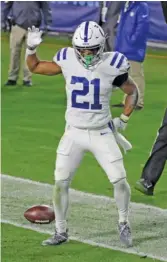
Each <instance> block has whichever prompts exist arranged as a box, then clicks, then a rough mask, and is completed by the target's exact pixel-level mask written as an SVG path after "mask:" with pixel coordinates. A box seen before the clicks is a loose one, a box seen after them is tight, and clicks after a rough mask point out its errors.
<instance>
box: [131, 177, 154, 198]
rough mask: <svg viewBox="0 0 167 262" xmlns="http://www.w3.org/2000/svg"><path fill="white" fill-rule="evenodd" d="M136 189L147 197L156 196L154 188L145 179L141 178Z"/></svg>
mask: <svg viewBox="0 0 167 262" xmlns="http://www.w3.org/2000/svg"><path fill="white" fill-rule="evenodd" d="M135 189H136V190H138V191H140V192H141V193H143V194H145V195H147V196H153V195H154V187H153V185H152V183H151V182H148V181H147V180H145V179H144V178H141V179H140V180H139V181H137V182H136V185H135Z"/></svg>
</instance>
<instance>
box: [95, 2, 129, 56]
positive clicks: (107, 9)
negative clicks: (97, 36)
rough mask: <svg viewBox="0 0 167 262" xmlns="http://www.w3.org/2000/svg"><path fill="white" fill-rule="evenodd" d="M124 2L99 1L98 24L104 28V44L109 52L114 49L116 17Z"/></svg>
mask: <svg viewBox="0 0 167 262" xmlns="http://www.w3.org/2000/svg"><path fill="white" fill-rule="evenodd" d="M124 3H125V2H122V1H100V7H101V20H100V24H101V26H102V28H103V30H104V33H105V34H106V35H107V38H106V44H105V51H106V52H111V51H113V49H114V42H115V36H116V31H117V25H118V18H119V15H120V12H121V9H122V7H123V5H124Z"/></svg>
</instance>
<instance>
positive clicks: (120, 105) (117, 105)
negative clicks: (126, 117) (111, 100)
mask: <svg viewBox="0 0 167 262" xmlns="http://www.w3.org/2000/svg"><path fill="white" fill-rule="evenodd" d="M112 107H124V104H123V103H119V104H115V105H112Z"/></svg>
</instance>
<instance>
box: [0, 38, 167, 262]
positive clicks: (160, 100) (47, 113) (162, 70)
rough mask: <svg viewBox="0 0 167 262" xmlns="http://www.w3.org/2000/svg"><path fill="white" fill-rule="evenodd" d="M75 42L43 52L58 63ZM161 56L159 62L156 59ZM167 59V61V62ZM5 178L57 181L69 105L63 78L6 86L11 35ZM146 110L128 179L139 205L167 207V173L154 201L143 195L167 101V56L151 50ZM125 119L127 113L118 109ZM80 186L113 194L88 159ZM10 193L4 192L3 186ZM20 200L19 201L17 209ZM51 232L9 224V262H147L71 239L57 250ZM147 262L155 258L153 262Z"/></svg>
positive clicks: (5, 243)
mask: <svg viewBox="0 0 167 262" xmlns="http://www.w3.org/2000/svg"><path fill="white" fill-rule="evenodd" d="M66 45H69V41H59V40H57V39H56V38H52V39H46V41H44V43H43V44H42V45H41V46H40V48H39V51H38V54H39V57H40V58H41V59H46V60H51V59H52V57H53V56H54V54H55V53H56V51H57V50H58V49H59V48H60V47H63V46H66ZM156 55H157V57H156ZM165 55H166V58H165V57H164V56H165ZM1 61H2V66H1V67H2V72H1V77H2V79H1V81H2V173H3V174H8V175H11V176H15V177H22V178H29V179H32V180H34V181H41V182H45V183H50V184H53V179H54V177H53V170H54V164H55V155H56V148H57V145H58V142H59V140H60V138H61V136H62V134H63V130H64V125H65V121H64V112H65V107H66V98H65V88H64V80H63V77H62V76H55V77H47V76H36V75H34V76H33V87H31V88H25V87H23V86H22V72H21V74H20V79H19V81H18V85H17V86H16V87H4V86H3V84H4V83H5V81H6V80H7V71H8V65H9V42H8V36H7V35H3V37H2V57H1ZM144 66H145V78H146V91H145V107H144V110H143V111H140V112H134V113H133V116H132V118H131V120H130V122H129V125H128V128H127V130H126V131H125V135H126V137H127V138H128V139H129V140H130V141H131V143H132V145H133V150H132V151H131V152H130V153H128V154H127V155H126V156H125V166H126V169H127V175H128V181H129V183H130V185H131V188H132V201H133V202H138V203H145V204H149V205H153V206H157V207H161V208H167V201H166V199H167V190H166V185H167V168H166V169H165V171H164V174H163V176H162V178H161V180H160V181H159V183H158V184H157V187H156V190H155V197H146V196H143V195H141V194H140V193H138V192H137V191H135V189H134V185H135V182H136V180H137V179H138V178H139V177H140V173H141V170H142V167H143V165H144V163H145V161H146V159H147V157H148V155H149V151H150V149H151V146H152V143H153V141H154V139H155V136H156V131H157V129H158V127H159V125H160V123H161V119H162V116H163V113H164V109H165V107H166V104H167V89H166V83H167V73H166V68H167V52H165V51H163V52H161V51H159V52H158V51H156V52H155V51H151V50H149V54H148V56H147V57H146V60H145V65H144ZM121 98H122V93H121V91H116V92H115V93H114V95H113V99H112V103H115V102H120V99H121ZM112 113H113V116H119V115H120V113H121V110H120V109H113V110H112ZM72 188H74V189H77V190H80V191H84V192H90V193H94V194H98V195H106V196H113V191H112V188H111V186H110V183H109V182H108V180H107V178H106V176H105V174H104V172H103V171H102V170H101V168H100V167H99V165H98V164H97V162H96V161H95V160H94V158H93V156H92V155H91V154H89V153H87V154H86V156H85V158H84V160H83V162H82V164H81V166H80V167H79V169H78V171H77V173H76V176H75V178H74V180H73V183H72ZM2 190H3V188H2ZM12 205H14V203H11V206H12ZM45 237H46V236H43V234H39V233H37V232H34V231H29V230H27V229H22V228H18V227H14V226H12V225H7V224H5V225H4V224H3V225H2V256H3V261H4V262H9V261H10V262H12V261H13V262H14V261H15V262H21V261H22V262H26V261H32V260H33V261H35V262H39V261H41V262H45V261H60V262H66V261H70V262H74V261H83V262H86V261H88V262H89V261H93V260H94V261H97V262H100V261H104V262H105V261H111V258H112V261H113V262H119V261H123V262H124V261H129V262H130V261H135V262H138V261H141V258H140V257H138V256H135V255H131V254H125V253H123V252H119V251H112V250H109V249H104V248H99V247H92V246H90V245H86V244H82V243H79V242H75V241H71V242H70V243H69V244H67V245H64V246H60V247H58V248H57V247H56V248H49V247H46V248H43V247H41V246H40V242H41V241H42V240H43V239H44V238H45ZM145 261H146V262H147V261H148V262H149V261H153V259H151V258H145Z"/></svg>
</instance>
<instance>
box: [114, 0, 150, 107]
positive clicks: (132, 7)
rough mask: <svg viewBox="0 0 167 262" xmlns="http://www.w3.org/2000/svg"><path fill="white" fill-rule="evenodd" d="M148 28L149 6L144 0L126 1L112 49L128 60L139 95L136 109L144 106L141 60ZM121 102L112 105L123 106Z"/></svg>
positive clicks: (143, 54) (142, 59) (143, 56)
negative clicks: (142, 0)
mask: <svg viewBox="0 0 167 262" xmlns="http://www.w3.org/2000/svg"><path fill="white" fill-rule="evenodd" d="M148 29H149V7H148V4H147V3H146V2H141V1H137V2H136V1H132V2H131V1H130V2H129V1H128V2H126V3H125V5H124V7H123V8H122V11H121V14H120V19H119V21H118V28H117V34H116V39H115V45H114V51H118V52H120V53H122V54H124V55H125V56H126V57H127V58H128V60H129V62H130V66H131V68H130V76H131V77H132V78H133V79H134V81H135V82H136V84H137V85H138V88H139V92H140V96H139V100H138V104H137V107H136V109H138V110H140V109H142V108H143V106H144V89H145V79H144V70H143V61H144V59H145V54H146V47H147V46H146V42H147V36H148ZM125 99H126V97H124V99H123V102H122V103H120V104H116V105H113V107H122V106H124V101H125Z"/></svg>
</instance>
